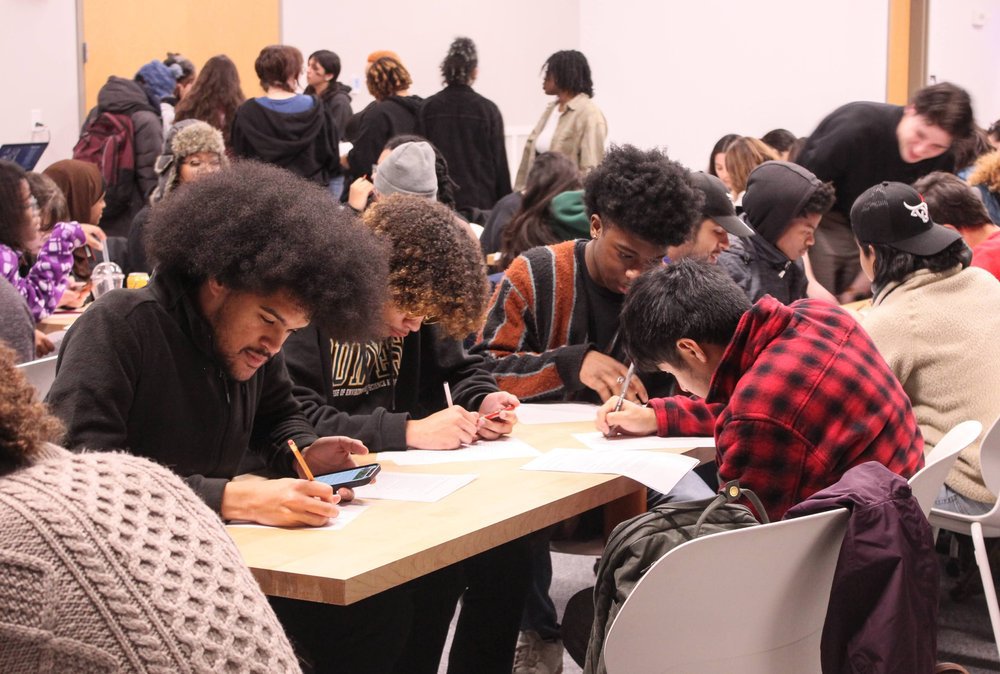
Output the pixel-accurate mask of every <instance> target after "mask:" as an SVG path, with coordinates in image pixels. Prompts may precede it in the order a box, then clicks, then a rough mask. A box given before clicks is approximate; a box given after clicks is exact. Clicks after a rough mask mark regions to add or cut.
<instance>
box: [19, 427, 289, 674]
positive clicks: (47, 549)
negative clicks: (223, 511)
mask: <svg viewBox="0 0 1000 674" xmlns="http://www.w3.org/2000/svg"><path fill="white" fill-rule="evenodd" d="M0 671H2V672H70V671H72V672H162V673H164V674H165V673H167V672H262V673H263V672H298V671H300V669H299V666H298V664H297V662H296V659H295V656H294V654H293V653H292V649H291V647H290V646H289V643H288V639H287V638H286V637H285V634H284V632H283V631H282V629H281V625H280V624H279V623H278V621H277V619H276V618H275V616H274V613H273V612H272V611H271V609H270V607H269V606H268V604H267V600H266V599H265V598H264V595H263V594H262V593H261V591H260V589H259V588H258V587H257V584H256V583H255V582H254V579H253V577H252V576H251V575H250V571H249V570H248V569H247V568H246V566H244V564H243V562H242V560H241V559H240V555H239V552H238V551H237V549H236V547H235V545H234V544H233V542H232V541H231V540H230V538H229V536H228V535H227V534H226V531H225V529H224V528H223V526H222V523H221V522H220V521H219V518H218V516H217V515H215V514H214V513H213V512H212V511H211V510H209V508H208V507H207V506H206V505H205V504H203V503H202V502H201V500H200V499H199V498H198V497H197V496H195V494H194V492H192V491H191V490H190V489H189V488H188V487H187V486H186V485H185V484H184V483H183V482H181V481H180V479H178V478H177V477H176V476H175V475H174V474H173V473H171V472H170V471H168V470H167V469H165V468H163V467H160V466H157V465H155V464H153V463H151V462H149V461H147V460H145V459H142V458H138V457H134V456H129V455H126V454H109V453H92V454H71V453H69V452H67V451H65V450H63V449H60V448H57V447H54V446H51V445H50V446H48V447H47V448H46V450H45V451H44V453H43V456H42V457H41V458H40V459H39V460H38V461H37V462H35V464H34V465H32V466H30V467H27V468H24V469H22V470H17V471H15V472H13V473H9V474H7V475H3V476H0Z"/></svg>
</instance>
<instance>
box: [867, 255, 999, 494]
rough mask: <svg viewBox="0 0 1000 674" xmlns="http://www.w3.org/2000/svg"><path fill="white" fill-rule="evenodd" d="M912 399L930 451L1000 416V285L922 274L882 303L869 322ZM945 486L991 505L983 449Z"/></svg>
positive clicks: (973, 276) (969, 274)
mask: <svg viewBox="0 0 1000 674" xmlns="http://www.w3.org/2000/svg"><path fill="white" fill-rule="evenodd" d="M862 323H863V325H864V327H865V329H866V330H867V331H868V333H869V334H870V335H871V337H872V340H873V341H874V342H875V345H876V346H877V347H878V350H879V351H880V352H881V354H882V357H883V358H885V360H886V362H887V363H888V364H889V367H890V368H892V371H893V372H894V373H895V374H896V376H897V377H898V378H899V381H900V383H902V385H903V390H905V391H906V394H907V395H908V396H909V397H910V402H911V404H912V405H913V412H914V415H915V416H916V417H917V423H918V424H919V425H920V431H921V432H922V433H923V435H924V443H925V449H926V451H928V452H929V451H930V450H931V449H932V448H933V447H934V446H935V445H936V444H937V443H938V442H939V441H940V440H941V437H942V436H943V435H944V434H945V433H947V432H948V431H949V430H950V429H951V428H952V427H954V426H956V425H958V424H959V423H960V422H962V421H966V420H967V419H975V420H976V421H979V422H980V423H982V424H983V429H984V431H985V430H986V429H989V427H990V426H991V425H992V424H993V422H994V421H995V420H996V419H997V417H998V416H1000V281H997V279H996V278H994V277H993V276H992V275H991V274H990V273H989V272H987V271H985V270H983V269H979V268H976V267H969V268H967V269H961V267H956V268H955V269H952V270H950V271H946V272H940V273H932V272H930V271H928V270H926V269H922V270H920V271H918V272H916V273H914V274H912V275H911V276H909V277H907V278H906V280H904V281H903V282H902V283H894V284H890V285H889V286H887V287H886V288H884V289H883V290H881V291H880V292H879V294H878V295H877V296H876V297H875V299H874V302H873V308H872V310H871V311H870V312H869V313H868V315H867V316H865V318H864V319H863V321H862ZM945 483H946V484H947V485H948V486H949V487H951V488H952V489H954V490H955V491H956V492H958V493H959V494H961V495H962V496H965V497H967V498H971V499H973V500H976V501H981V502H984V503H992V502H994V501H995V500H996V496H995V495H993V494H991V493H990V492H989V490H987V489H986V486H985V485H984V484H983V477H982V472H981V468H980V463H979V441H977V442H976V443H975V444H974V445H972V446H970V447H968V448H966V449H965V450H963V451H962V453H961V454H959V456H958V461H957V462H956V463H955V467H954V468H953V469H952V471H951V473H950V474H949V475H948V478H947V479H946V480H945Z"/></svg>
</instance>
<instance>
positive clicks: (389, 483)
mask: <svg viewBox="0 0 1000 674" xmlns="http://www.w3.org/2000/svg"><path fill="white" fill-rule="evenodd" d="M476 477H478V476H477V475H433V474H430V473H396V472H391V471H382V472H381V473H379V474H378V478H377V479H376V480H375V483H374V484H366V485H364V486H363V487H355V488H354V494H355V496H357V497H358V498H374V499H386V500H389V501H420V502H422V503H433V502H435V501H440V500H441V499H443V498H444V497H445V496H447V495H448V494H450V493H452V492H454V491H458V490H459V489H461V488H462V487H464V486H465V485H467V484H469V483H470V482H472V481H473V480H475V479H476Z"/></svg>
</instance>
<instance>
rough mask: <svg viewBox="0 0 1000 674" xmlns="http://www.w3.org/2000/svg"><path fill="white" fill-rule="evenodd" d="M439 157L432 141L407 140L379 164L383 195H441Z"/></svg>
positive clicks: (378, 181) (378, 178)
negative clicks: (407, 141)
mask: <svg viewBox="0 0 1000 674" xmlns="http://www.w3.org/2000/svg"><path fill="white" fill-rule="evenodd" d="M436 161H437V157H436V156H435V154H434V148H432V147H431V145H430V143H427V142H424V141H419V142H413V143H403V144H402V145H400V146H399V147H397V148H396V149H395V150H393V151H392V153H391V154H390V155H389V156H388V157H386V158H385V160H384V161H383V162H382V163H381V164H379V165H378V171H377V172H376V173H375V189H376V190H378V193H379V194H381V195H382V196H388V195H390V194H410V195H413V196H417V197H424V198H426V199H435V198H437V188H438V184H437V171H436V170H435V166H434V165H435V162H436Z"/></svg>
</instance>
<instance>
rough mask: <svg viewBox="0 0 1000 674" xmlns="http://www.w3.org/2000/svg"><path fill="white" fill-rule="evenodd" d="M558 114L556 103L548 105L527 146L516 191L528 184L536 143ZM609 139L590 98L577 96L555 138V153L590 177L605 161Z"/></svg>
mask: <svg viewBox="0 0 1000 674" xmlns="http://www.w3.org/2000/svg"><path fill="white" fill-rule="evenodd" d="M555 110H556V103H549V105H548V106H547V107H546V108H545V112H544V113H542V118H541V119H540V120H538V124H536V125H535V129H534V131H532V132H531V135H530V136H528V140H527V142H526V143H525V144H524V155H523V156H522V157H521V166H520V168H518V169H517V179H516V180H515V181H514V189H515V190H523V189H524V185H525V183H527V182H528V171H530V170H531V165H532V164H533V163H534V162H535V139H536V138H538V134H540V133H541V132H542V129H544V128H545V122H547V121H548V119H549V115H551V114H552V113H553V112H554V111H555ZM607 136H608V122H607V120H605V119H604V113H603V112H601V109H600V108H598V107H597V106H596V105H594V102H593V101H592V100H590V96H588V95H587V94H577V95H576V96H574V97H573V98H571V99H570V100H569V102H567V103H566V110H565V111H564V112H563V113H562V114H561V116H560V117H559V122H558V123H557V124H556V131H555V133H554V134H553V136H552V147H551V148H550V149H551V150H552V151H553V152H562V153H563V154H564V155H566V156H567V157H569V158H570V159H572V160H573V163H575V164H576V165H577V167H578V168H579V169H580V173H584V174H585V173H587V172H588V171H590V169H592V168H594V167H595V166H597V165H598V164H600V163H601V160H602V159H604V140H605V139H606V138H607Z"/></svg>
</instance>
